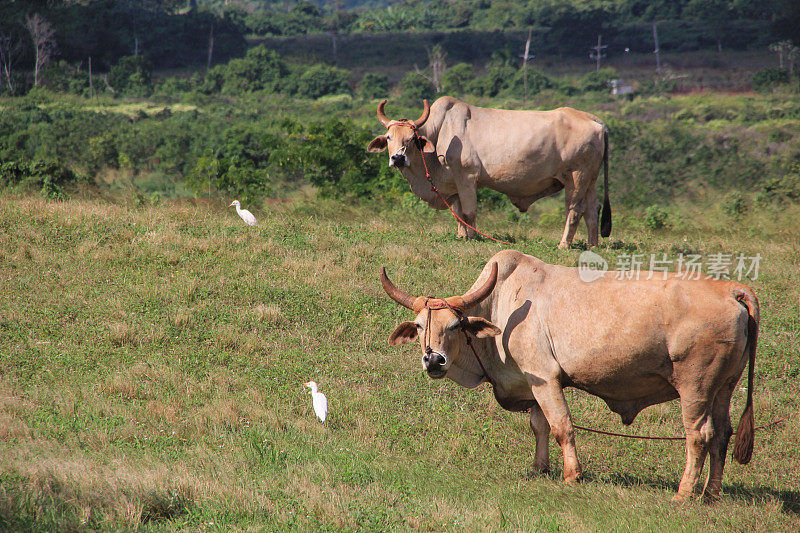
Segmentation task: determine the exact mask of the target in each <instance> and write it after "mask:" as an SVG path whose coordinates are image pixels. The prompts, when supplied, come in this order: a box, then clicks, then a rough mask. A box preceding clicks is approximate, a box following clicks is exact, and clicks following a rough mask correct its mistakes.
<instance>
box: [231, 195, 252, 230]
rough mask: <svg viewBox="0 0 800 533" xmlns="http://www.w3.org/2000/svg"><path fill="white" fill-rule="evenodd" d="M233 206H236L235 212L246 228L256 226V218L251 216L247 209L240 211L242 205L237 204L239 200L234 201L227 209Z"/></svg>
mask: <svg viewBox="0 0 800 533" xmlns="http://www.w3.org/2000/svg"><path fill="white" fill-rule="evenodd" d="M233 206H236V212H237V213H238V214H239V216H240V217H241V218H242V220H244V222H245V224H247V225H248V226H258V220H256V217H255V216H253V213H251V212H250V211H248V210H247V209H242V204H240V203H239V200H234V201H233V202H231V205H229V206H228V207H233Z"/></svg>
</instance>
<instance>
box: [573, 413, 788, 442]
mask: <svg viewBox="0 0 800 533" xmlns="http://www.w3.org/2000/svg"><path fill="white" fill-rule="evenodd" d="M785 420H786V418H781V419H779V420H775V421H773V422H770V423H769V424H764V425H762V426H758V427H757V428H755V429H754V430H753V431H755V430H758V429H764V428H768V427H770V426H774V425H775V424H780V423H781V422H784V421H785ZM572 427H574V428H575V429H581V430H583V431H589V432H590V433H599V434H601V435H610V436H612V437H625V438H627V439H644V440H686V436H683V437H648V436H646V435H626V434H625V433H612V432H610V431H601V430H599V429H592V428H585V427H583V426H579V425H577V424H572ZM731 435H736V432H735V431H734V432H733V433H732V434H731Z"/></svg>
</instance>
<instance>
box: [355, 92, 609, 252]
mask: <svg viewBox="0 0 800 533" xmlns="http://www.w3.org/2000/svg"><path fill="white" fill-rule="evenodd" d="M385 104H386V100H383V101H382V102H381V103H380V104H378V120H380V122H381V124H383V126H384V127H385V128H386V134H385V135H379V136H378V137H376V138H375V139H373V140H372V142H371V143H370V144H369V146H368V147H367V149H368V150H369V151H370V152H381V151H383V150H386V149H388V151H389V165H390V166H394V167H397V168H398V169H399V170H400V172H401V173H402V174H403V177H405V178H406V179H407V180H408V182H409V184H410V185H411V190H412V191H414V193H415V194H417V196H419V197H420V198H422V199H423V200H424V201H426V202H427V203H428V204H429V205H431V206H432V207H434V208H436V209H446V206H445V205H444V204H443V203H442V201H441V200H440V199H439V198H438V196H437V195H436V194H435V193H434V192H433V191H431V186H430V183H429V182H428V180H427V178H426V176H425V172H426V166H427V169H428V170H429V171H430V175H431V179H432V181H433V183H434V184H435V185H436V187H437V188H438V189H439V191H440V192H441V193H442V195H443V196H444V197H445V198H446V199H447V202H448V203H450V204H451V205H453V208H454V210H455V212H456V213H457V214H458V216H459V217H461V218H462V219H463V220H464V221H465V222H466V223H467V224H469V225H471V226H474V225H475V217H476V214H477V209H478V198H477V190H478V187H488V188H490V189H494V190H496V191H498V192H501V193H503V194H505V195H506V196H508V197H509V199H510V200H511V202H512V203H513V204H514V205H515V206H516V207H517V208H518V209H519V210H520V211H522V212H525V211H527V209H528V207H529V206H530V205H531V204H532V203H533V202H535V201H536V200H538V199H540V198H544V197H546V196H550V195H553V194H556V193H558V192H559V191H561V189H564V199H565V203H566V212H567V220H566V225H565V227H564V234H563V236H562V237H561V242H560V243H559V247H561V248H567V247H569V245H570V244H571V243H572V240H573V238H574V236H575V231H576V230H577V228H578V222H580V219H581V217H584V218H585V219H586V228H587V230H588V233H589V236H588V243H589V246H595V245H597V243H598V237H597V221H598V217H599V214H600V202H599V201H598V199H597V190H596V187H595V184H596V182H597V176H598V174H599V173H600V167H601V166H602V167H603V169H604V180H605V200H604V204H603V220H602V231H601V233H602V235H603V237H608V236H609V235H610V234H611V205H610V203H609V200H608V129H607V128H606V127H605V125H604V124H603V123H602V122H601V121H600V119H598V118H597V117H595V116H594V115H590V114H589V113H584V112H583V111H578V110H576V109H572V108H569V107H561V108H559V109H556V110H553V111H509V110H505V109H486V108H483V107H477V106H473V105H469V104H467V103H464V102H462V101H460V100H457V99H455V98H451V97H449V96H445V97H442V98H439V99H438V100H436V101H435V102H434V103H433V106H429V105H428V101H427V100H425V101H424V102H423V104H424V110H423V112H422V116H421V117H420V118H419V119H417V120H414V121H411V120H407V119H402V120H389V119H388V118H387V117H386V114H385V113H384V110H383V108H384V105H385ZM423 157H424V158H425V160H424V164H423V159H422V158H423ZM458 235H459V237H468V238H471V237H475V232H474V231H473V230H472V229H471V228H469V227H467V226H465V225H464V224H462V223H461V222H459V227H458Z"/></svg>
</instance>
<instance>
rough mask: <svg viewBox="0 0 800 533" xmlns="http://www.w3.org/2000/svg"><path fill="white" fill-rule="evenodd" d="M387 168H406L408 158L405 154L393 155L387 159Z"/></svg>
mask: <svg viewBox="0 0 800 533" xmlns="http://www.w3.org/2000/svg"><path fill="white" fill-rule="evenodd" d="M389 166H390V167H397V168H403V167H407V166H408V157H407V156H406V154H394V155H393V156H392V157H390V158H389Z"/></svg>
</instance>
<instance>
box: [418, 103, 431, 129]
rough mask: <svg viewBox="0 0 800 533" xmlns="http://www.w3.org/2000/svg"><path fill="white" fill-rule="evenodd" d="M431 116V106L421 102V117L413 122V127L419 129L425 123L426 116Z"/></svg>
mask: <svg viewBox="0 0 800 533" xmlns="http://www.w3.org/2000/svg"><path fill="white" fill-rule="evenodd" d="M430 114H431V106H430V105H429V104H428V101H427V100H423V101H422V115H420V117H419V118H418V119H417V120H415V121H414V125H415V126H416V127H418V128H419V127H420V126H422V125H423V124H425V121H426V120H428V116H429V115H430Z"/></svg>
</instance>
